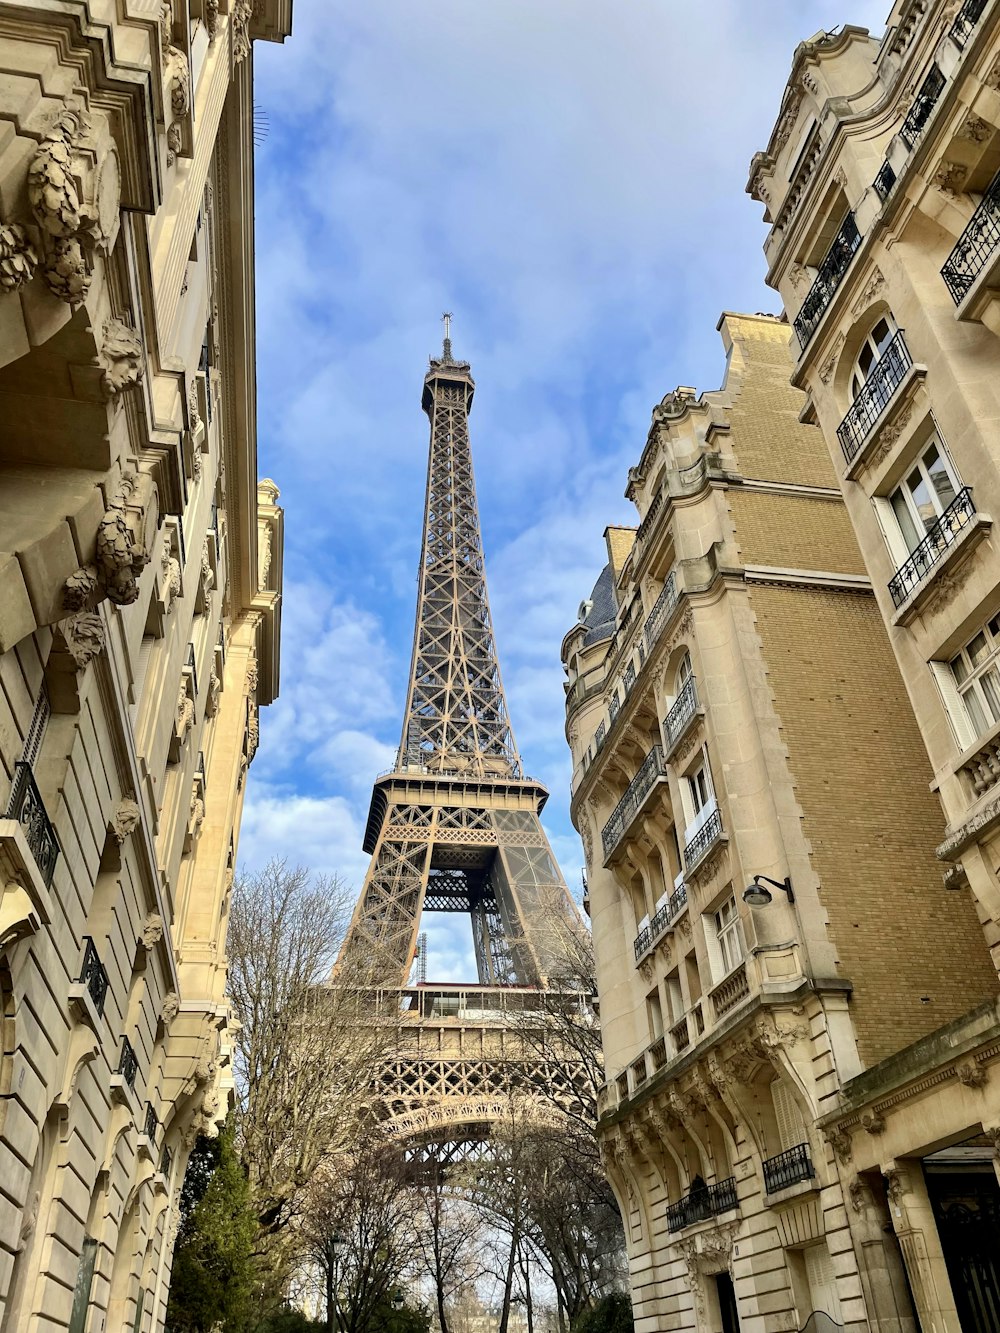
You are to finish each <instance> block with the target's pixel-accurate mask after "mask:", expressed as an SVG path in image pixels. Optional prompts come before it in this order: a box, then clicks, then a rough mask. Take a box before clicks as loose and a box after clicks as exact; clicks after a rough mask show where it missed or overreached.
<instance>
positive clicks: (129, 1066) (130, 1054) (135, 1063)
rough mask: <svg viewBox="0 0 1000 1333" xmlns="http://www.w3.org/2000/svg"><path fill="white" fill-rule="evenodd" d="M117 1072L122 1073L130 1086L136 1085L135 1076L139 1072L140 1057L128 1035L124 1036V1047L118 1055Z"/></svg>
mask: <svg viewBox="0 0 1000 1333" xmlns="http://www.w3.org/2000/svg"><path fill="white" fill-rule="evenodd" d="M116 1072H117V1073H119V1074H121V1076H122V1078H123V1079H124V1080H125V1082H126V1083H127V1084H128V1086H129V1087H130V1088H134V1087H135V1076H136V1074H138V1072H139V1059H138V1057H137V1055H136V1053H135V1051H134V1050H133V1049H132V1043H131V1042H130V1041H129V1039H128V1037H122V1049H121V1054H120V1055H119V1057H118V1069H117V1071H116Z"/></svg>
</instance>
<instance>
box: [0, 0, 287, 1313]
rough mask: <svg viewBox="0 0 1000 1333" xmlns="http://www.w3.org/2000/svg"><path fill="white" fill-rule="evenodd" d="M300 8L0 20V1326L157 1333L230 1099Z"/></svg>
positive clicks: (271, 575)
mask: <svg viewBox="0 0 1000 1333" xmlns="http://www.w3.org/2000/svg"><path fill="white" fill-rule="evenodd" d="M289 17H290V14H289V6H288V3H287V0H260V3H258V4H256V5H253V6H251V5H250V4H249V3H247V0H230V3H226V2H225V0H219V2H218V3H217V2H216V0H191V3H190V4H188V3H181V0H174V2H173V3H172V4H170V3H167V4H163V5H160V4H155V5H152V6H149V5H145V6H143V5H119V6H116V5H110V4H105V3H97V4H91V5H82V4H77V3H75V0H71V3H69V4H60V5H56V4H52V3H47V2H43V3H37V4H27V5H22V6H10V5H8V6H5V7H4V8H3V12H2V13H0V70H2V78H0V124H2V126H3V131H2V133H0V812H2V815H3V817H2V818H0V868H2V871H3V875H2V879H0V885H2V886H3V893H2V898H0V914H2V916H0V1003H2V1011H3V1038H4V1040H3V1048H2V1049H3V1053H2V1056H0V1327H2V1328H3V1329H4V1330H5V1331H6V1330H8V1329H9V1330H11V1331H12V1333H13V1330H18V1333H22V1330H33V1329H43V1328H44V1329H46V1330H53V1329H70V1330H73V1333H83V1330H95V1329H109V1330H110V1329H114V1330H121V1329H127V1330H130V1333H148V1331H149V1330H156V1329H159V1328H161V1327H162V1323H163V1316H164V1311H165V1307H166V1298H167V1289H168V1285H169V1278H170V1264H171V1252H172V1246H173V1239H174V1236H175V1234H176V1229H177V1224H178V1196H179V1191H180V1185H181V1182H182V1180H183V1176H184V1170H185V1165H186V1161H187V1156H188V1153H189V1150H190V1148H191V1145H192V1143H193V1142H194V1138H195V1136H196V1135H197V1134H198V1133H199V1132H209V1133H211V1132H214V1131H215V1127H216V1126H217V1124H218V1123H219V1121H220V1120H221V1119H223V1118H224V1117H225V1115H226V1112H227V1107H228V1105H229V1100H230V1091H231V1087H232V1071H231V1065H230V1039H229V1033H228V1025H229V1021H230V1020H229V1007H228V1002H227V999H226V993H225V987H226V956H225V930H226V911H227V905H228V895H229V890H230V886H231V884H232V879H233V874H234V867H235V859H236V848H237V839H238V833H239V824H240V814H241V810H242V805H243V800H244V796H245V793H246V778H247V769H248V766H249V764H250V761H251V760H252V759H253V756H254V752H255V750H256V748H257V744H258V739H259V717H258V709H259V707H261V706H263V705H265V704H267V703H269V702H270V701H271V700H272V699H273V698H274V696H275V694H276V692H277V688H278V644H279V634H280V608H281V581H282V535H283V527H282V523H283V518H282V511H281V508H280V507H279V505H278V491H277V488H276V487H275V486H274V484H273V483H271V482H269V481H261V482H258V477H257V456H256V433H255V411H256V402H255V377H254V292H253V243H254V235H253V78H252V63H253V62H252V54H251V42H252V40H253V39H254V38H257V37H266V38H273V39H281V38H282V37H283V36H284V35H285V34H286V33H287V31H288V24H289Z"/></svg>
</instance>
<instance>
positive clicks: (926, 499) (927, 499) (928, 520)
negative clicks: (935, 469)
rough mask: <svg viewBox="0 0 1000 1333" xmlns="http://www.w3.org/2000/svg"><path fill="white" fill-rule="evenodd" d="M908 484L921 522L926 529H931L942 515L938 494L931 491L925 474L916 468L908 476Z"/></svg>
mask: <svg viewBox="0 0 1000 1333" xmlns="http://www.w3.org/2000/svg"><path fill="white" fill-rule="evenodd" d="M906 486H907V489H908V490H909V492H910V499H911V500H912V502H913V507H914V509H915V510H916V511H917V514H918V515H919V517H920V522H921V523H922V524H923V525H924V530H925V531H929V530H930V529H931V528H932V527H933V526H934V524H935V523H936V522H937V521H938V517H939V515H940V510H939V509H938V506H937V504H936V503H935V502H936V499H937V497H936V495H934V494H933V492H932V491H931V488H930V486H929V485H928V484H927V480H926V478H925V477H924V474H923V473H922V472H920V471H918V470H917V469H916V468H914V469H913V471H912V472H911V473H910V475H909V476H908V477H907V479H906Z"/></svg>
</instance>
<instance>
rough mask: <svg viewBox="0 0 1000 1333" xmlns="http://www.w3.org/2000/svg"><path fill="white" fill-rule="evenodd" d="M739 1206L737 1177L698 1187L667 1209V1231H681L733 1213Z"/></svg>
mask: <svg viewBox="0 0 1000 1333" xmlns="http://www.w3.org/2000/svg"><path fill="white" fill-rule="evenodd" d="M739 1206H740V1204H739V1199H738V1198H737V1197H736V1177H735V1176H730V1177H729V1178H728V1179H727V1180H720V1181H719V1182H718V1184H716V1185H700V1186H696V1187H695V1188H694V1189H690V1190H688V1192H687V1194H685V1195H684V1197H683V1198H682V1199H680V1200H679V1201H678V1202H677V1203H672V1204H670V1206H669V1207H668V1208H667V1230H668V1231H681V1230H683V1228H684V1227H690V1226H694V1225H695V1223H697V1222H707V1221H708V1220H709V1218H711V1217H716V1216H718V1214H719V1213H729V1212H732V1211H733V1209H734V1208H738V1207H739Z"/></svg>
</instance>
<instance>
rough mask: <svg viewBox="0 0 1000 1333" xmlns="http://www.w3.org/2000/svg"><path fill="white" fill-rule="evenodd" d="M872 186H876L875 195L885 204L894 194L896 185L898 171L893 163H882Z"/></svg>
mask: <svg viewBox="0 0 1000 1333" xmlns="http://www.w3.org/2000/svg"><path fill="white" fill-rule="evenodd" d="M872 184H873V185H874V186H875V193H876V194H877V195H878V197H879V198H880V199H881V200H882V202H883V204H884V203H885V201H886V200H887V199H888V198H889V195H890V194H892V187H893V186H894V185H895V184H896V170H895V168H894V167H893V165H892V163H891V162H883V163H882V165H881V167H879V171H878V175H877V176H876V177H875V179H874V181H873V182H872Z"/></svg>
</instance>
